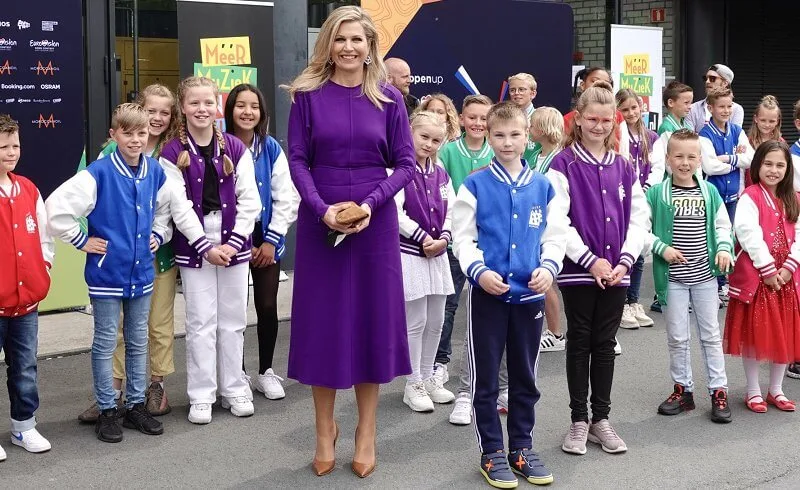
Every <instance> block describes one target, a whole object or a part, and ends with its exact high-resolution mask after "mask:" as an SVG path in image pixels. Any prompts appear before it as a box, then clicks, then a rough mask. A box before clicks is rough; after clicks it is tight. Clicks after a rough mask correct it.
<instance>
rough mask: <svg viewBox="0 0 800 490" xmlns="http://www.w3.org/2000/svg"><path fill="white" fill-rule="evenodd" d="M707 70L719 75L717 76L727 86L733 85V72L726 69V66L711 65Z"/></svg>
mask: <svg viewBox="0 0 800 490" xmlns="http://www.w3.org/2000/svg"><path fill="white" fill-rule="evenodd" d="M708 69H709V70H712V71H715V72H717V73H719V76H721V77H722V78H724V79H725V80H727V81H728V83H729V84H730V83H733V70H731V69H730V68H728V66H727V65H723V64H719V63H718V64H716V65H711V66H710V67H709V68H708Z"/></svg>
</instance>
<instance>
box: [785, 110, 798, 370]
mask: <svg viewBox="0 0 800 490" xmlns="http://www.w3.org/2000/svg"><path fill="white" fill-rule="evenodd" d="M793 110H794V127H795V129H797V130H798V131H800V100H798V101H797V102H795V103H794V107H793ZM789 151H790V152H791V153H792V167H793V168H794V179H793V180H794V191H795V192H800V140H797V141H795V143H794V144H793V145H792V146H790V147H789ZM786 375H787V376H789V377H790V378H794V379H800V361H795V362H792V363H791V364H789V367H788V368H786Z"/></svg>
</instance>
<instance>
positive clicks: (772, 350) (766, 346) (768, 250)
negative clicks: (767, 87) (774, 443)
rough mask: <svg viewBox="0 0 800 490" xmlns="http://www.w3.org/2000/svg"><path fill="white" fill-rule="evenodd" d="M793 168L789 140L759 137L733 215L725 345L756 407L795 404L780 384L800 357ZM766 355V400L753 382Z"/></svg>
mask: <svg viewBox="0 0 800 490" xmlns="http://www.w3.org/2000/svg"><path fill="white" fill-rule="evenodd" d="M792 175H793V164H792V158H791V155H790V153H789V148H788V147H787V146H786V143H782V142H780V141H767V142H764V143H762V144H761V146H759V147H758V150H757V151H756V153H755V156H754V157H753V164H752V167H751V168H750V176H751V177H752V179H753V185H751V186H750V187H748V188H747V189H745V191H744V194H742V197H741V198H740V201H739V206H738V207H739V209H738V210H737V214H736V217H735V218H734V231H735V232H736V241H737V253H736V257H737V259H736V266H735V267H734V269H733V273H732V274H731V277H730V295H731V302H730V305H729V306H728V314H727V316H726V317H725V337H724V344H723V348H724V351H725V353H726V354H731V355H735V356H741V357H742V362H743V363H744V374H745V378H746V379H747V397H746V398H745V404H746V405H747V408H749V409H750V410H752V411H753V412H756V413H764V412H766V411H767V404H770V405H773V406H775V407H776V408H777V409H778V410H783V411H787V412H793V411H794V410H795V403H794V401H791V400H789V399H788V398H786V396H785V395H784V394H783V388H782V381H783V373H784V371H785V370H786V364H787V363H789V362H792V361H795V360H797V359H800V301H798V288H797V284H798V280H800V273H798V265H800V262H798V261H800V241H798V238H800V227H798V219H797V218H798V214H799V213H800V203H799V202H798V196H797V194H796V193H795V192H794V189H793V187H792ZM764 360H766V361H770V363H771V368H770V376H769V391H768V392H767V398H766V402H765V400H764V398H763V397H762V395H761V388H760V386H759V383H758V370H759V361H764Z"/></svg>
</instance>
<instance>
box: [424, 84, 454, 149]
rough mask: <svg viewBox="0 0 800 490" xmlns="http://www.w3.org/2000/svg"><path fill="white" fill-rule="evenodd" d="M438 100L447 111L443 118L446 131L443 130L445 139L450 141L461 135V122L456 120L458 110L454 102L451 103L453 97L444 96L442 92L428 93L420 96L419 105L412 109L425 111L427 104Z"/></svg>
mask: <svg viewBox="0 0 800 490" xmlns="http://www.w3.org/2000/svg"><path fill="white" fill-rule="evenodd" d="M434 100H438V101H439V102H441V103H442V105H443V106H444V110H445V112H446V113H447V117H446V120H445V124H446V126H447V127H446V131H445V135H444V136H445V140H446V141H451V140H454V139H456V138H458V137H459V136H460V135H461V124H459V122H458V111H457V110H456V106H455V104H453V99H451V98H450V97H448V96H446V95H445V94H442V93H438V92H437V93H434V94H430V95H426V96H425V97H423V98H422V101H421V102H420V104H419V106H418V107H417V108H416V109H415V110H414V112H422V111H427V110H428V106H429V105H430V104H431V102H432V101H434Z"/></svg>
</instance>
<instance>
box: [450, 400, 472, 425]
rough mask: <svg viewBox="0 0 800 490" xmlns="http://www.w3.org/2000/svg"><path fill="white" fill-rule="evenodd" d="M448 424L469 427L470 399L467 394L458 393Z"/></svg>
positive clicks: (470, 419) (470, 417)
mask: <svg viewBox="0 0 800 490" xmlns="http://www.w3.org/2000/svg"><path fill="white" fill-rule="evenodd" d="M450 423H451V424H453V425H469V424H471V423H472V399H471V398H470V397H469V393H459V394H458V398H456V405H455V406H454V407H453V411H452V413H450Z"/></svg>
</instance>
